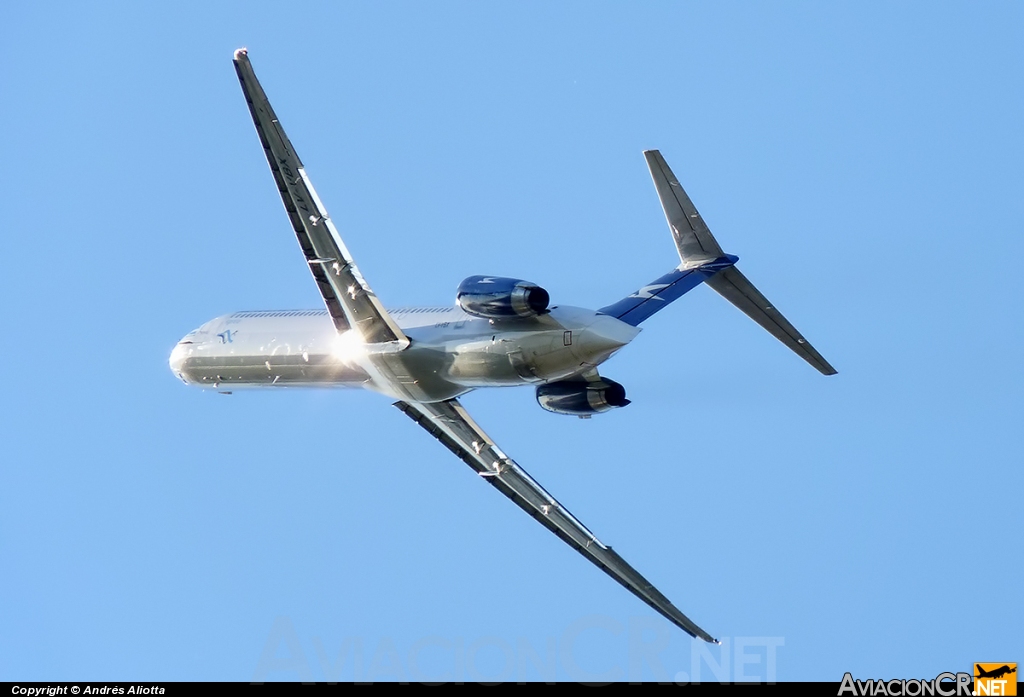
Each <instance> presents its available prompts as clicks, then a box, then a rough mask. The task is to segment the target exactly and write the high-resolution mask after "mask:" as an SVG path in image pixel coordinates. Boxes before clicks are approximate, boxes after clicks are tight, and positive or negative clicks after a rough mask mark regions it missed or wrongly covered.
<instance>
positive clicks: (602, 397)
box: [537, 378, 629, 418]
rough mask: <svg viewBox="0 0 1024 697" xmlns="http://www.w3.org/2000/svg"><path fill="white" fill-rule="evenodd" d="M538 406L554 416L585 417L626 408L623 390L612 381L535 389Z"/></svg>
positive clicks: (576, 383) (570, 381)
mask: <svg viewBox="0 0 1024 697" xmlns="http://www.w3.org/2000/svg"><path fill="white" fill-rule="evenodd" d="M537 403H538V404H540V405H541V406H542V407H544V408H545V409H547V410H548V411H553V412H555V413H556V414H569V415H570V416H580V417H584V418H585V417H588V416H590V415H592V414H600V413H601V412H605V411H610V410H612V409H617V408H619V407H624V406H626V405H627V404H629V400H628V399H626V388H624V387H623V386H622V385H620V384H619V383H617V382H615V381H614V380H609V379H607V378H601V379H599V380H595V381H594V382H579V381H572V380H566V381H563V382H551V383H548V384H547V385H540V386H539V387H537Z"/></svg>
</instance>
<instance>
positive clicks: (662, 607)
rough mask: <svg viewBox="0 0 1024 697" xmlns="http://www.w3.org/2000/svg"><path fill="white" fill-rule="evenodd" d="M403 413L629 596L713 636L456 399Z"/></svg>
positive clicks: (406, 407) (403, 405) (411, 406)
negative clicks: (597, 534)
mask: <svg viewBox="0 0 1024 697" xmlns="http://www.w3.org/2000/svg"><path fill="white" fill-rule="evenodd" d="M395 406H396V407H398V408H399V409H400V410H401V411H402V412H404V413H405V415H406V416H408V417H409V418H411V419H412V420H413V421H415V422H416V423H418V424H419V425H420V426H422V427H423V428H424V429H425V430H426V431H427V432H428V433H430V434H431V435H432V436H434V437H435V438H437V439H438V440H439V441H441V443H442V444H443V445H444V446H445V447H446V448H448V449H449V450H451V451H452V452H453V453H455V455H457V456H458V457H459V459H461V460H462V461H463V462H465V463H466V464H467V465H469V466H470V467H472V468H473V470H474V471H476V472H477V474H479V475H481V476H482V477H483V478H484V479H485V480H486V481H487V482H488V483H489V484H491V485H492V486H493V487H494V488H495V489H497V490H498V491H500V492H501V493H502V494H504V495H505V496H507V497H508V498H510V499H511V500H512V501H513V503H515V504H516V505H517V506H519V507H520V508H522V509H523V510H524V511H526V512H527V513H529V514H530V516H532V517H533V518H534V519H535V520H536V521H537V522H539V523H540V524H541V525H543V526H544V527H546V528H547V529H548V530H550V531H551V532H553V533H554V534H555V535H557V536H558V537H559V538H560V539H561V540H562V541H563V542H565V543H566V544H568V545H569V546H570V547H572V548H573V549H575V550H576V551H577V552H579V553H580V554H582V555H583V556H584V557H586V558H587V559H589V560H590V561H591V562H593V563H594V564H595V565H596V566H597V567H599V568H600V569H601V570H603V571H604V572H605V573H606V574H608V575H609V576H611V577H612V578H613V579H615V580H616V581H618V582H619V583H620V584H622V585H623V586H625V587H626V588H627V589H629V590H630V591H631V592H632V593H633V594H634V595H636V596H637V597H638V598H640V599H641V600H643V601H644V602H645V603H647V604H648V605H650V606H651V607H652V608H654V609H655V610H657V611H658V612H659V613H660V614H661V615H663V616H664V617H665V618H666V619H668V620H669V621H670V622H672V624H674V625H676V626H677V627H679V628H680V629H682V630H683V631H684V632H686V633H687V634H689V635H690V636H692V637H697V638H700V639H703V640H704V641H709V642H712V643H718V641H717V640H716V639H715V638H714V637H712V636H711V635H710V634H708V633H707V632H705V631H704V630H703V629H701V628H700V627H698V626H697V625H696V624H694V622H693V621H692V620H690V618H688V617H687V616H686V615H684V614H683V613H682V612H680V611H679V609H678V608H676V606H675V605H673V604H672V603H671V602H670V601H669V599H668V598H666V597H665V596H664V595H662V593H661V592H660V591H659V590H658V589H657V588H655V587H654V586H653V585H651V583H650V582H649V581H648V580H647V579H645V578H644V577H643V576H641V575H640V573H639V572H638V571H637V570H636V569H634V568H633V567H632V566H630V565H629V564H628V563H626V560H624V559H623V558H622V557H620V556H619V555H618V554H617V553H616V552H615V551H614V550H612V548H611V547H607V546H605V545H604V544H602V543H601V541H600V540H598V539H597V537H595V536H594V533H592V532H590V530H588V529H587V528H586V526H584V525H583V523H581V522H580V521H579V520H577V519H576V518H575V516H573V515H572V514H571V513H569V511H568V510H566V509H565V507H564V506H562V505H561V504H560V503H558V501H556V500H555V499H554V498H553V497H552V496H551V494H549V493H548V492H547V491H545V490H544V488H543V487H541V485H540V484H538V483H537V482H536V481H535V480H534V479H533V478H532V477H531V476H530V475H529V474H527V473H526V471H525V470H524V469H523V468H522V467H520V466H519V465H518V464H516V462H515V461H513V460H512V459H511V458H510V457H508V456H507V455H506V454H505V453H504V452H502V451H501V449H499V448H498V446H497V445H495V443H494V441H492V440H491V439H490V438H489V437H488V436H487V434H486V433H484V432H483V430H482V429H481V428H480V427H479V426H478V425H477V424H476V422H475V421H473V419H472V418H471V417H470V416H469V414H468V413H466V410H465V409H464V408H463V406H462V405H461V404H460V403H459V401H458V400H456V399H450V400H448V401H445V402H435V403H429V404H426V403H418V402H417V403H411V402H396V403H395Z"/></svg>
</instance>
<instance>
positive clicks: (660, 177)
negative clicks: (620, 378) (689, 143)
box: [601, 150, 836, 375]
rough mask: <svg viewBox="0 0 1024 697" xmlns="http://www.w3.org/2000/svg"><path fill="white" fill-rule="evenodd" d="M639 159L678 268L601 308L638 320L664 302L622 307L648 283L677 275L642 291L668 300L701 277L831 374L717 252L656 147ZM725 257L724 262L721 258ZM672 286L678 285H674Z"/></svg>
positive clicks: (727, 258) (731, 261) (731, 259)
mask: <svg viewBox="0 0 1024 697" xmlns="http://www.w3.org/2000/svg"><path fill="white" fill-rule="evenodd" d="M644 158H646V160H647V167H648V168H649V169H650V170H651V178H652V179H653V180H654V188H655V189H657V191H658V198H659V199H661V207H662V209H663V210H664V211H665V220H667V221H668V227H669V229H670V230H671V231H672V240H673V242H675V244H676V251H678V252H679V259H680V260H681V261H682V263H681V264H680V265H679V270H678V271H675V272H673V273H672V274H668V275H667V276H663V277H662V278H660V279H658V280H657V281H655V282H654V285H651V286H647V287H645V288H641V289H640V290H639V291H637V292H636V293H634V294H633V295H631V296H629V298H625V299H623V300H620V301H619V302H617V303H615V304H614V305H610V306H608V307H606V308H604V309H603V310H601V311H602V312H604V313H606V314H610V315H613V316H616V317H619V319H621V320H623V321H624V322H629V323H630V324H634V325H635V324H639V323H640V322H642V321H644V320H645V319H647V318H648V317H650V316H651V315H653V314H654V313H655V312H657V311H658V310H660V309H661V308H662V307H664V306H665V305H667V304H668V302H665V303H663V304H660V306H658V305H656V304H652V303H650V302H647V303H646V304H638V305H637V306H636V307H626V306H625V303H626V302H627V301H629V300H631V299H633V298H640V297H644V292H645V291H648V290H650V289H651V288H656V287H657V288H661V286H660V285H658V284H664V283H666V281H667V279H669V278H670V277H675V276H676V275H680V278H678V279H676V280H674V281H672V284H671V285H667V286H665V287H664V290H663V291H659V292H657V293H647V295H651V296H656V297H657V298H658V299H661V298H662V297H664V299H665V300H667V301H669V302H671V301H672V300H675V299H676V298H678V297H679V296H681V295H682V294H683V293H685V292H686V291H688V290H690V289H691V288H695V287H697V286H698V285H700V283H701V281H704V282H705V283H707V284H708V285H709V286H711V287H712V288H714V289H715V290H716V291H717V292H718V293H719V294H720V295H721V296H722V297H724V298H725V299H726V300H728V301H729V302H731V303H732V304H733V305H735V306H736V307H738V308H739V309H740V310H742V311H743V312H744V313H746V315H747V316H748V317H750V319H752V320H754V321H755V322H757V323H758V324H760V325H761V326H762V327H764V328H765V329H767V330H768V332H769V333H770V334H771V335H772V336H774V337H775V338H776V339H778V340H779V341H781V342H782V343H784V344H785V345H786V346H788V347H789V348H791V349H793V351H795V352H796V353H797V354H798V355H799V356H800V357H801V358H803V359H804V360H805V361H807V362H808V363H810V364H811V365H813V366H814V367H815V368H817V369H818V370H819V371H821V372H822V373H823V374H825V375H835V374H836V369H835V368H833V367H832V366H831V365H829V364H828V361H826V360H825V359H824V358H822V357H821V354H820V353H818V352H817V351H815V350H814V347H813V346H811V345H810V344H809V343H807V340H806V339H804V338H803V336H801V335H800V332H798V331H797V330H796V328H794V327H793V325H792V324H790V323H789V321H788V320H787V319H786V318H785V317H783V316H782V313H780V312H779V311H778V310H776V309H775V308H774V307H773V306H772V304H771V303H769V302H768V299H767V298H765V297H764V296H763V295H762V294H761V292H760V291H759V290H758V289H757V288H755V287H754V284H752V283H751V282H750V281H748V280H747V277H746V276H744V275H743V274H742V273H740V271H739V269H737V268H736V266H735V264H736V261H737V258H736V257H734V256H732V255H730V254H725V253H724V252H723V251H722V248H721V247H720V246H719V244H718V240H716V239H715V236H714V235H712V234H711V230H710V229H708V226H707V223H705V222H704V218H702V217H701V215H700V213H698V212H697V207H696V206H694V205H693V201H691V200H690V197H689V196H687V194H686V191H685V190H684V189H683V187H682V185H681V184H680V183H679V179H678V178H676V175H675V174H673V173H672V169H671V168H670V167H669V166H668V163H667V162H665V158H664V157H662V156H661V153H660V152H658V151H657V150H645V151H644ZM727 261H728V263H725V262H727ZM711 269H714V271H712V273H706V271H707V270H711ZM691 272H695V273H691ZM677 285H679V286H681V287H680V288H679V289H678V290H677ZM616 311H623V314H622V315H617V314H615V312H616Z"/></svg>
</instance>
